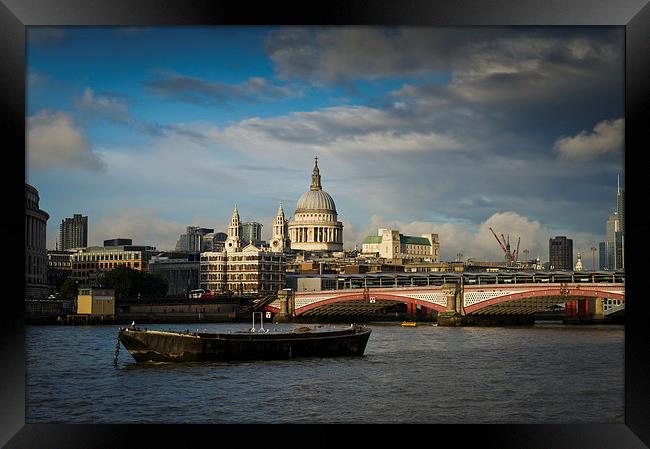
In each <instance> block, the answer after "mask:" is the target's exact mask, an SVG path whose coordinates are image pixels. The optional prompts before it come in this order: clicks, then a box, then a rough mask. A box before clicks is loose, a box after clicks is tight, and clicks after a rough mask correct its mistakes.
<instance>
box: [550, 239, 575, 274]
mask: <svg viewBox="0 0 650 449" xmlns="http://www.w3.org/2000/svg"><path fill="white" fill-rule="evenodd" d="M548 246H549V248H548V254H549V267H550V269H551V270H573V240H572V239H568V238H566V237H565V236H556V237H554V238H551V239H549V242H548Z"/></svg>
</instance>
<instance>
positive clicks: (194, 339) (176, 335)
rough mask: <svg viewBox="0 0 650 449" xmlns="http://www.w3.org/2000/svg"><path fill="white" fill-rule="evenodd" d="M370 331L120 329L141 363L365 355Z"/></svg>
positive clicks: (120, 339)
mask: <svg viewBox="0 0 650 449" xmlns="http://www.w3.org/2000/svg"><path fill="white" fill-rule="evenodd" d="M370 332H371V331H370V329H368V328H365V327H361V326H354V327H351V328H350V329H343V330H337V331H326V332H304V333H255V332H234V333H219V334H211V333H200V332H199V333H189V332H187V333H186V332H165V331H152V330H142V329H129V328H123V329H120V331H119V335H118V339H119V341H120V342H121V343H122V345H124V347H125V348H126V350H127V351H128V352H129V354H131V356H132V357H133V358H134V359H135V360H136V361H137V362H145V361H155V362H193V361H210V360H273V359H288V358H294V357H342V356H361V355H363V353H364V351H365V349H366V344H367V343H368V339H369V337H370Z"/></svg>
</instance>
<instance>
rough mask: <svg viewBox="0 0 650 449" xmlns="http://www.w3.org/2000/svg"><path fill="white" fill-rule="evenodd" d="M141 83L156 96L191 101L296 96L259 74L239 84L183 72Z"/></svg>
mask: <svg viewBox="0 0 650 449" xmlns="http://www.w3.org/2000/svg"><path fill="white" fill-rule="evenodd" d="M143 84H144V85H145V86H146V87H147V88H148V89H149V90H150V91H151V92H153V93H154V94H156V95H160V96H162V97H164V98H167V99H170V100H175V101H181V102H187V103H194V104H224V103H228V102H230V101H249V102H256V101H273V100H280V99H283V98H287V97H294V96H297V95H300V93H299V92H296V91H293V90H291V89H290V88H288V87H284V86H276V85H273V84H271V83H269V82H268V81H267V80H265V79H264V78H261V77H251V78H248V79H247V80H246V81H244V82H243V83H240V84H226V83H222V82H209V81H205V80H202V79H200V78H195V77H189V76H183V75H168V76H166V77H164V78H162V79H155V80H147V81H143Z"/></svg>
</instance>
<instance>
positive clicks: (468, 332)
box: [25, 323, 624, 424]
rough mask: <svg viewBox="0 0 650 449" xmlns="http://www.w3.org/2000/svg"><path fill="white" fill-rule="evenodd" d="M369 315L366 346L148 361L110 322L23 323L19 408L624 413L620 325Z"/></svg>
mask: <svg viewBox="0 0 650 449" xmlns="http://www.w3.org/2000/svg"><path fill="white" fill-rule="evenodd" d="M294 326H299V325H297V324H284V325H272V324H267V325H266V327H267V328H271V329H273V328H276V329H284V328H291V327H294ZM369 326H370V327H371V328H372V334H371V336H370V340H369V341H368V346H367V347H366V352H365V354H364V355H363V356H362V357H345V358H329V359H323V358H313V359H312V358H305V359H292V360H283V361H259V362H257V361H256V362H202V363H196V362H195V363H178V364H173V363H157V364H155V363H144V364H142V363H135V361H134V360H133V358H132V357H131V356H130V355H129V354H128V352H127V351H126V350H125V349H124V347H121V351H120V357H119V360H118V365H117V367H115V366H114V365H113V359H114V353H115V343H116V335H117V329H118V327H117V326H26V414H25V421H26V423H28V424H33V423H118V424H122V423H204V424H212V423H490V424H495V423H512V424H519V423H526V424H532V423H553V424H567V423H623V422H624V326H618V325H590V326H572V325H562V324H549V323H545V324H536V325H535V326H523V327H461V328H449V327H437V326H434V325H431V324H430V323H420V324H419V325H418V327H401V326H399V324H398V323H370V324H369ZM147 327H148V328H149V329H175V330H181V329H182V330H184V329H193V330H194V329H197V328H200V329H201V330H203V329H207V330H209V331H213V332H224V331H230V330H240V329H243V328H247V327H250V325H246V324H244V323H228V324H205V323H203V324H181V325H174V324H159V325H148V326H147Z"/></svg>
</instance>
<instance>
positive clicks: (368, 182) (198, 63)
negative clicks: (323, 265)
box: [26, 27, 624, 265]
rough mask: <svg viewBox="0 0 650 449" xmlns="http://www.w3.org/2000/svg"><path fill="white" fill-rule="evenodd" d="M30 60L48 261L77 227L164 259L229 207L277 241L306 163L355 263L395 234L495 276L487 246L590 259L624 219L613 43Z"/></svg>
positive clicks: (385, 38)
mask: <svg viewBox="0 0 650 449" xmlns="http://www.w3.org/2000/svg"><path fill="white" fill-rule="evenodd" d="M27 43H28V47H27V49H28V53H27V55H28V58H27V60H28V80H27V81H28V96H27V99H28V102H27V111H28V112H27V114H28V117H27V122H28V135H27V148H28V155H27V156H28V172H27V176H26V178H27V182H29V183H31V184H32V185H34V186H35V187H36V188H37V189H38V190H39V193H40V196H41V207H42V209H43V210H46V211H47V212H48V213H49V214H50V219H49V221H48V228H47V230H48V233H47V234H48V241H47V246H48V248H50V249H54V242H55V239H56V227H57V223H59V222H60V221H61V220H62V219H64V218H65V217H69V216H72V214H74V213H81V214H83V215H87V216H89V228H90V229H89V244H101V242H102V241H103V240H105V239H110V238H117V237H126V238H132V239H133V241H134V242H135V243H137V244H146V245H153V246H157V247H158V248H159V249H173V248H174V246H175V244H176V241H177V240H178V238H179V235H180V234H182V233H183V231H184V230H185V228H186V227H187V226H204V227H209V228H214V229H215V231H223V230H225V228H226V226H227V224H228V220H229V217H230V216H231V214H232V209H233V207H234V206H235V204H237V205H238V207H239V210H240V214H241V218H242V220H243V221H255V222H260V223H262V224H263V225H264V226H263V228H262V230H263V231H262V232H263V238H265V239H268V238H269V236H270V235H269V234H270V231H271V228H272V226H271V224H272V223H273V219H274V217H275V212H276V211H277V207H278V204H279V203H280V202H282V203H283V205H284V208H285V212H286V214H287V218H290V217H291V216H292V215H293V212H294V210H295V204H296V201H297V200H298V198H299V196H300V193H302V192H303V191H304V190H305V189H306V188H308V186H309V179H310V173H311V163H312V159H313V157H314V156H318V157H319V165H320V167H321V171H322V176H323V189H325V190H327V191H328V192H329V193H330V194H331V195H332V197H333V198H334V200H335V201H336V205H337V209H338V212H339V219H340V220H341V221H342V222H343V224H344V234H343V235H344V243H345V247H346V248H353V247H354V245H355V244H356V245H358V246H359V248H360V244H361V241H362V240H363V239H364V238H365V237H366V236H367V235H374V234H375V233H376V230H377V228H380V227H386V228H389V227H390V228H395V229H399V230H400V232H403V233H404V234H409V235H420V234H421V233H425V232H435V233H438V234H439V236H440V250H441V258H442V259H443V260H453V259H455V258H456V254H457V253H458V252H462V253H463V254H464V257H465V258H467V257H473V258H481V259H490V260H500V259H502V254H501V252H500V249H499V248H498V246H497V244H496V242H495V241H494V238H493V236H492V235H491V234H490V231H489V228H490V227H492V228H494V229H495V230H496V231H497V232H499V233H503V234H510V236H511V237H514V238H516V237H519V236H521V244H522V246H521V250H522V251H523V249H524V248H526V249H528V250H529V251H530V253H529V256H530V258H535V257H536V256H537V255H539V256H540V257H542V259H543V260H546V259H547V258H548V239H549V238H552V237H555V236H558V235H565V236H567V237H569V238H572V239H573V241H574V249H575V250H576V253H577V251H581V252H582V254H583V257H584V255H585V254H587V253H588V249H589V248H590V247H592V246H597V245H598V242H600V241H602V240H603V236H604V235H605V222H606V220H607V217H608V216H609V215H610V214H611V212H612V211H613V210H615V208H616V176H617V175H618V174H620V175H623V153H622V151H623V143H622V142H623V129H624V119H623V59H622V56H623V30H622V29H619V28H617V27H570V28H565V27H562V28H555V27H539V28H535V27H530V28H528V27H518V28H516V29H512V28H490V29H484V28H398V29H386V28H376V27H344V28H337V27H327V28H314V27H312V28H293V27H288V28H278V27H255V28H250V27H249V28H246V27H173V28H164V29H159V28H111V27H108V28H107V27H102V28H93V27H81V28H79V27H76V28H66V27H61V28H36V27H30V28H29V33H28V39H27ZM116 62H119V64H116ZM179 148H180V149H182V150H181V151H178V149H179ZM621 186H624V176H621ZM587 265H589V264H587Z"/></svg>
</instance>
